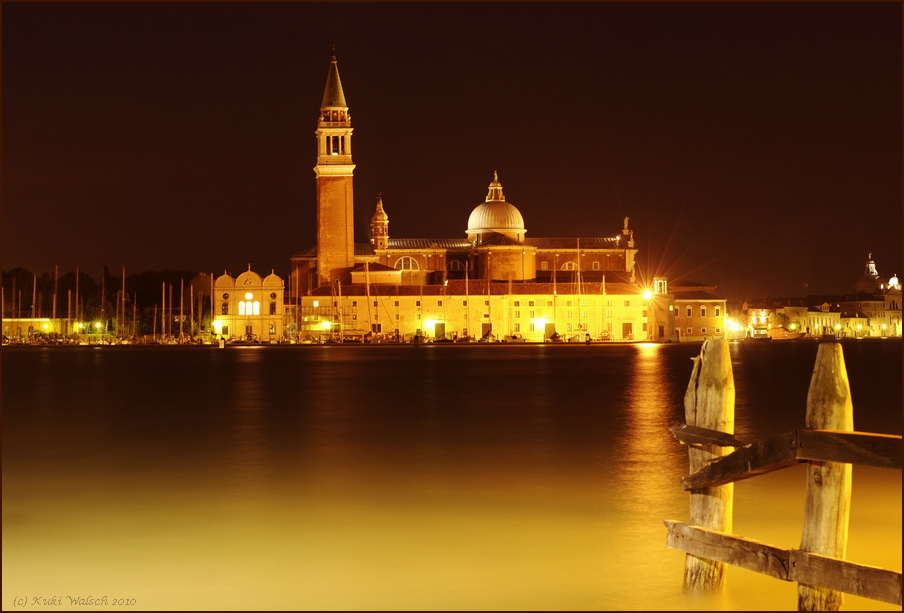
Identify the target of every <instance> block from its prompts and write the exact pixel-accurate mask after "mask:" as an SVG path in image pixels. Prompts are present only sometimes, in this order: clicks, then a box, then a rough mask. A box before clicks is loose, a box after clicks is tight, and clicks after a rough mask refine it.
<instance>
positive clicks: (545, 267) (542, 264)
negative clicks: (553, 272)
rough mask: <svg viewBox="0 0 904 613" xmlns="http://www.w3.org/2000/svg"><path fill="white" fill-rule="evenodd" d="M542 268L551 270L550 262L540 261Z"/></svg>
mask: <svg viewBox="0 0 904 613" xmlns="http://www.w3.org/2000/svg"><path fill="white" fill-rule="evenodd" d="M540 270H549V262H540Z"/></svg>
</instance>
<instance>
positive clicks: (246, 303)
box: [220, 300, 276, 315]
mask: <svg viewBox="0 0 904 613" xmlns="http://www.w3.org/2000/svg"><path fill="white" fill-rule="evenodd" d="M238 304H239V315H260V314H261V303H260V302H259V301H257V300H254V301H251V300H243V301H241V302H239V303H238ZM220 313H221V314H222V315H229V303H228V302H224V303H223V304H221V305H220ZM270 315H276V302H271V303H270Z"/></svg>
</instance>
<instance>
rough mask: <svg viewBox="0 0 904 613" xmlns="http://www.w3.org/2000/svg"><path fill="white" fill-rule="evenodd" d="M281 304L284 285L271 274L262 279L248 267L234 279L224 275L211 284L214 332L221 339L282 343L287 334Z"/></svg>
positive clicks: (284, 311) (282, 302) (283, 308)
mask: <svg viewBox="0 0 904 613" xmlns="http://www.w3.org/2000/svg"><path fill="white" fill-rule="evenodd" d="M284 300H285V282H284V281H283V279H282V278H281V277H279V276H278V275H276V274H275V273H273V272H272V271H271V273H270V274H269V275H267V276H266V277H265V278H262V277H261V276H260V275H259V274H257V273H256V272H254V271H252V270H251V266H250V265H249V266H248V270H246V271H245V272H243V273H242V274H240V275H239V276H238V277H236V278H232V277H231V276H230V275H229V274H227V273H225V272H224V273H223V274H222V275H220V276H219V277H217V279H216V281H215V282H214V293H213V304H214V320H213V328H214V332H215V333H216V334H217V336H220V337H222V338H225V339H236V340H245V341H258V342H270V343H273V342H278V341H281V340H284V339H285V338H286V337H287V336H288V332H289V331H288V330H287V328H286V310H285V305H284Z"/></svg>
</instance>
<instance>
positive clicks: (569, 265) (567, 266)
mask: <svg viewBox="0 0 904 613" xmlns="http://www.w3.org/2000/svg"><path fill="white" fill-rule="evenodd" d="M577 268H578V267H577V265H576V264H575V263H574V262H565V263H564V264H562V270H577Z"/></svg>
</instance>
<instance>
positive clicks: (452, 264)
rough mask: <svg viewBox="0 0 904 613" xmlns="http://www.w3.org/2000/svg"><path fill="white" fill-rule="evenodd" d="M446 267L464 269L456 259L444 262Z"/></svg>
mask: <svg viewBox="0 0 904 613" xmlns="http://www.w3.org/2000/svg"><path fill="white" fill-rule="evenodd" d="M446 268H447V269H448V270H464V269H465V265H464V264H462V263H461V262H459V261H458V260H452V261H450V262H449V263H448V264H446Z"/></svg>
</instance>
